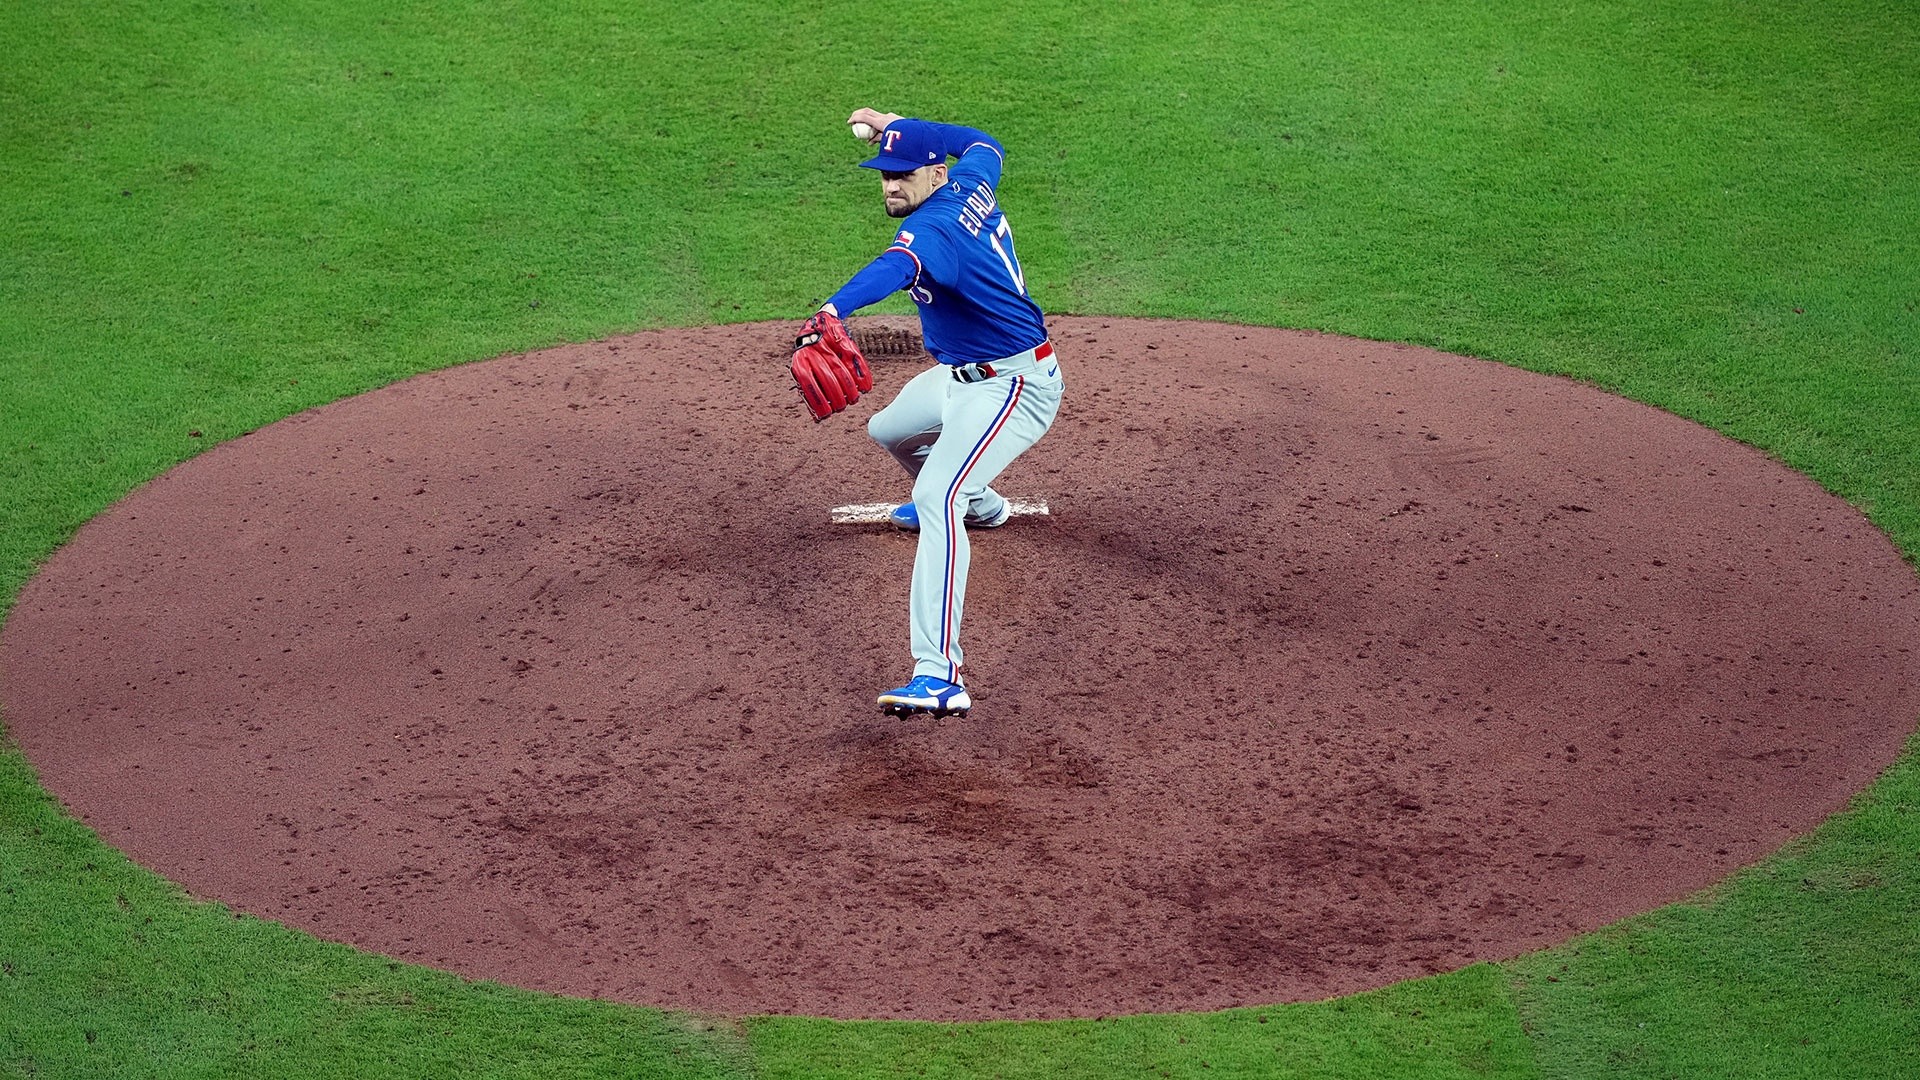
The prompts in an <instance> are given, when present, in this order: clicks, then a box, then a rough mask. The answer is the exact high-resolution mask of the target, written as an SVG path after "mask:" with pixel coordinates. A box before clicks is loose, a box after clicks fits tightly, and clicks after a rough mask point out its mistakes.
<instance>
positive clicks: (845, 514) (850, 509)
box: [831, 498, 1052, 525]
mask: <svg viewBox="0 0 1920 1080" xmlns="http://www.w3.org/2000/svg"><path fill="white" fill-rule="evenodd" d="M898 505H900V504H899V503H855V504H854V505H852V506H836V507H834V508H833V510H832V511H831V513H832V515H833V523H834V524H835V525H878V524H880V523H882V522H884V521H886V520H887V515H888V514H890V513H892V512H893V508H894V507H896V506H898ZM1007 506H1008V508H1009V509H1010V510H1011V511H1012V515H1013V516H1014V517H1047V516H1049V515H1051V514H1052V511H1051V510H1049V509H1047V500H1045V499H1014V498H1009V499H1008V500H1007Z"/></svg>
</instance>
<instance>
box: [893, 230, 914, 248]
mask: <svg viewBox="0 0 1920 1080" xmlns="http://www.w3.org/2000/svg"><path fill="white" fill-rule="evenodd" d="M893 242H894V243H896V244H899V245H900V246H901V247H912V246H913V234H912V233H910V232H908V231H907V230H905V229H901V230H900V235H899V236H896V237H894V238H893Z"/></svg>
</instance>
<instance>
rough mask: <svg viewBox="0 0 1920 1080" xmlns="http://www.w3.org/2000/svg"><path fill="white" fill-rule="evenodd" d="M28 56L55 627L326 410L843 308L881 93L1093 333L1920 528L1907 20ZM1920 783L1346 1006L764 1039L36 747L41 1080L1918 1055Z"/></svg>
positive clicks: (6, 12) (462, 7) (429, 37)
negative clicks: (472, 975)
mask: <svg viewBox="0 0 1920 1080" xmlns="http://www.w3.org/2000/svg"><path fill="white" fill-rule="evenodd" d="M0 47H3V48H4V50H5V51H4V54H3V55H0V60H4V63H0V236H4V238H5V243H4V245H0V605H7V606H10V605H11V603H12V602H13V599H14V598H15V596H16V595H17V592H18V589H19V588H20V586H21V585H22V584H23V583H24V582H25V581H26V579H27V578H28V577H30V576H31V574H32V573H33V570H34V568H35V566H36V564H37V562H38V561H39V560H41V559H43V558H44V557H45V556H46V555H47V554H48V553H49V552H50V551H52V550H53V549H54V548H55V547H56V546H57V545H58V544H59V543H61V542H62V541H63V540H64V539H65V538H66V537H67V536H69V535H71V533H72V531H73V530H74V529H75V528H77V527H78V526H79V525H80V524H81V523H82V522H84V521H85V520H87V519H88V518H89V517H91V516H92V515H94V514H96V513H98V512H99V511H100V510H101V509H103V508H104V507H105V506H107V505H109V504H110V503H111V502H113V501H114V500H115V499H117V498H119V497H120V496H121V495H123V494H125V493H126V492H127V491H128V490H130V489H131V488H133V487H134V486H137V485H138V484H139V483H141V482H143V481H144V480H146V479H149V478H151V477H152V476H154V475H156V474H158V473H159V472H161V471H164V470H165V469H166V468H167V467H169V466H171V465H173V464H176V463H178V462H179V461H182V460H185V459H186V458H188V457H190V456H191V455H192V454H194V453H195V452H197V451H198V450H200V449H203V448H205V447H206V446H208V445H211V444H213V443H215V442H218V441H220V440H222V439H226V438H231V437H233V436H235V435H238V434H241V433H243V432H246V431H248V430H251V429H253V428H256V427H258V426H260V425H262V424H265V423H268V422H271V421H272V420H274V419H277V418H279V417H281V416H285V415H287V414H289V413H292V412H295V411H298V410H300V409H302V408H306V407H310V406H313V405H317V404H320V403H323V402H326V401H329V400H333V399H336V398H338V397H340V396H343V395H346V394H351V393H356V392H359V391H362V390H365V389H368V388H371V387H374V386H378V385H381V384H383V383H386V382H389V381H392V380H393V379H396V378H399V377H402V376H405V375H407V374H410V373H413V372H417V371H421V370H425V369H429V368H433V367H439V366H444V365H447V364H452V363H459V362H464V361H472V360H479V359H484V358H486V357H490V356H495V355H499V354H502V353H507V352H513V351H518V350H523V349H528V348H533V347H538V346H543V345H548V344H553V343H556V342H560V341H576V340H588V339H593V338H597V337H600V336H604V335H606V334H610V333H614V332H618V331H624V330H631V329H634V328H637V327H649V326H677V325H692V324H699V323H708V322H716V321H731V320H743V319H763V318H797V317H799V316H800V315H803V314H804V313H805V312H807V311H808V310H810V308H811V306H812V305H813V304H814V303H815V302H816V301H817V300H818V299H820V298H821V297H824V296H825V295H826V294H827V293H829V292H831V291H832V290H833V289H834V288H835V287H836V286H837V285H838V284H839V283H840V282H841V281H842V280H844V278H845V277H846V275H848V274H849V273H851V272H852V271H853V270H854V269H856V268H857V267H858V266H859V265H860V264H861V263H862V262H864V261H865V259H866V258H868V257H869V256H870V255H871V254H872V253H873V252H874V251H876V250H877V248H878V246H879V245H880V244H881V243H882V242H883V241H884V239H885V235H886V232H887V226H886V224H885V222H884V219H882V218H880V216H879V214H878V208H877V199H876V198H875V196H876V192H875V191H874V190H873V188H874V184H873V183H872V178H871V176H869V175H868V174H866V173H863V172H861V171H859V170H856V169H853V168H852V167H851V166H852V163H853V162H854V161H855V160H857V159H858V157H859V148H858V146H857V145H856V144H855V143H854V142H853V140H851V139H850V138H848V137H847V136H846V135H845V134H844V133H843V129H842V128H841V127H840V126H839V124H838V121H839V120H840V119H841V118H843V117H844V116H845V114H846V113H847V112H848V111H849V110H850V109H852V108H853V107H854V106H857V105H864V104H870V105H874V106H877V107H879V108H882V109H889V110H893V111H898V112H903V113H907V114H910V115H924V116H928V117H932V118H937V119H948V120H954V121H959V122H966V123H971V124H974V125H976V126H979V127H983V128H985V129H987V130H989V131H991V132H993V133H994V134H995V135H996V136H998V137H999V138H1000V139H1001V140H1002V141H1003V142H1004V143H1006V144H1007V146H1008V148H1009V151H1010V161H1009V167H1008V172H1007V178H1006V182H1005V184H1004V188H1003V191H1002V198H1003V201H1004V203H1005V205H1006V207H1007V208H1008V212H1009V216H1010V218H1011V220H1012V221H1013V223H1014V226H1015V229H1016V232H1017V235H1018V237H1019V243H1020V251H1021V254H1022V261H1023V263H1024V264H1025V266H1026V269H1027V272H1028V280H1029V283H1030V286H1031V287H1032V289H1033V292H1034V293H1035V295H1036V298H1037V299H1039V301H1040V302H1041V304H1042V305H1043V306H1044V307H1046V308H1047V309H1048V310H1050V311H1059V312H1082V313H1113V314H1128V315H1152V316H1167V317H1185V318H1212V319H1226V320H1234V321H1244V322H1251V323H1261V324H1273V325H1287V326H1304V327H1314V328H1319V329H1326V330H1332V331H1338V332H1342V333H1349V334H1355V335H1359V336H1364V337H1374V338H1382V339H1389V340H1401V341H1411V342H1417V343H1421V344H1428V345H1435V346H1438V347H1441V348H1446V349H1451V350H1455V351H1459V352H1465V353H1470V354H1474V355H1479V356H1486V357H1491V358H1494V359H1499V360H1503V361H1506V362H1509V363H1514V364H1518V365H1521V366H1525V367H1529V368H1532V369H1535V370H1541V371H1550V372H1556V373H1561V374H1567V375H1571V376H1574V377H1578V378H1582V379H1588V380H1592V381H1594V382H1596V383H1598V384H1600V385H1603V386H1605V387H1608V388H1610V389H1614V390H1618V391H1620V392H1623V393H1626V394H1628V395H1630V396H1633V397H1635V398H1637V399H1640V400H1644V401H1648V402H1651V403H1653V404H1656V405H1660V406H1663V407H1666V408H1670V409H1673V410H1674V411H1676V412H1679V413H1682V414H1683V415H1687V416H1690V417H1694V418H1696V419H1699V420H1701V421H1703V422H1706V423H1709V424H1712V425H1713V426H1715V427H1718V428H1719V429H1721V430H1723V431H1725V432H1727V433H1729V434H1731V435H1733V436H1735V437H1737V438H1740V439H1743V440H1745V441H1748V442H1751V443H1753V444H1755V445H1758V446H1760V447H1763V448H1765V449H1766V450H1768V451H1770V452H1772V453H1774V454H1776V455H1777V456H1779V457H1780V458H1781V459H1783V460H1784V461H1786V462H1788V463H1789V464H1791V465H1793V466H1794V467H1796V468H1799V469H1802V470H1804V471H1806V472H1808V473H1809V474H1811V475H1812V476H1814V477H1815V478H1816V479H1818V480H1819V481H1820V482H1821V483H1823V484H1825V485H1826V486H1827V487H1829V488H1830V489H1832V490H1834V491H1836V492H1838V493H1839V494H1841V495H1843V496H1845V497H1846V498H1848V499H1850V500H1852V501H1853V502H1855V503H1856V504H1857V505H1859V506H1861V507H1862V509H1863V510H1865V511H1866V512H1867V514H1868V515H1869V516H1870V517H1871V518H1872V520H1873V521H1874V522H1875V523H1876V524H1877V525H1879V526H1880V527H1881V528H1883V529H1885V530H1887V532H1888V533H1889V534H1890V535H1891V536H1892V537H1893V538H1894V539H1895V541H1896V542H1897V543H1898V544H1899V545H1900V546H1901V547H1902V549H1903V550H1904V551H1906V552H1908V553H1909V555H1912V554H1914V553H1920V364H1916V361H1915V356H1914V352H1915V350H1916V349H1917V348H1920V314H1917V313H1916V305H1920V239H1916V235H1917V234H1920V229H1916V227H1915V224H1916V222H1920V140H1916V139H1915V138H1914V133H1913V123H1912V122H1913V117H1915V116H1917V115H1920V21H1916V19H1915V18H1914V15H1913V12H1912V10H1911V8H1910V7H1908V6H1905V5H1901V4H1894V3H1884V4H1876V3H1846V4H1840V5H1811V4H1779V5H1765V6H1758V7H1756V6H1753V5H1743V4H1736V3H1701V2H1685V0H1683V2H1678V3H1657V4H1656V3H1651V2H1647V3H1638V4H1628V3H1604V2H1603V3H1596V4H1582V5H1560V4H1545V3H1493V4H1486V3H1477V4H1470V3H1464V2H1461V3H1435V4H1427V5H1396V4H1385V3H1375V4H1363V3H1343V2H1338V0H1319V2H1313V3H1302V4H1297V5H1285V6H1281V5H1273V6H1269V5H1258V4H1230V3H1186V4H1153V5H1139V4H1114V5H1106V6H1103V7H1098V8H1087V7H1083V6H1079V5H1065V4H1058V3H1037V4H1027V5H1013V4H1000V5H993V4H983V3H956V4H949V5H945V6H941V7H938V8H928V9H918V10H913V11H906V10H900V11H894V10H886V11H879V10H876V9H874V8H872V7H871V6H863V5H853V4H845V3H834V4H812V5H806V6H804V7H791V8H789V7H784V6H782V7H768V6H763V5H754V4H746V3H711V2H689V3H683V4H678V5H672V6H666V5H647V6H641V5H621V4H613V3H575V4H570V5H565V6H564V7H562V6H560V5H537V4H527V3H436V4H430V5H395V4H372V3H355V2H337V3H327V4H317V3H259V4H244V3H214V2H206V3H188V2H178V3H168V4H158V3H148V4H136V3H127V4H120V5H114V6H112V7H111V8H96V7H84V6H78V5H39V4H27V3H24V2H21V0H0ZM890 304H891V306H890V308H889V310H898V311H904V310H906V307H905V306H904V305H903V304H902V302H900V301H898V300H896V301H893V302H890ZM660 377H661V378H662V379H670V378H671V377H672V373H671V372H661V373H660ZM768 378H769V380H774V381H780V380H784V378H785V375H784V372H782V371H778V370H770V371H769V372H768ZM795 422H801V421H800V419H799V418H798V413H797V406H796V419H795ZM770 452H776V448H770ZM849 452H857V448H853V449H850V451H849ZM183 542H185V543H190V542H191V539H190V538H183ZM0 692H3V688H0ZM0 719H3V718H0ZM1917 805H1920V747H1916V748H1914V749H1910V751H1909V753H1908V754H1907V755H1906V756H1905V757H1904V758H1903V759H1902V761H1901V763H1900V764H1899V765H1897V766H1896V767H1895V768H1894V770H1893V771H1892V772H1891V773H1890V774H1889V775H1888V776H1887V777H1885V778H1883V780H1882V781H1881V782H1880V783H1879V784H1877V785H1876V786H1875V787H1874V788H1873V789H1872V790H1871V791H1869V792H1868V793H1866V794H1865V795H1863V796H1862V798H1861V800H1860V804H1859V806H1858V807H1857V808H1856V809H1854V810H1853V811H1851V812H1849V813H1847V814H1844V815H1841V816H1840V817H1838V818H1836V819H1834V820H1833V821H1831V822H1829V823H1828V824H1827V825H1826V826H1825V827H1824V828H1823V829H1822V830H1821V831H1820V832H1819V833H1818V834H1817V835H1816V836H1814V837H1811V838H1808V839H1807V840H1805V841H1803V842H1801V843H1798V844H1796V845H1795V846H1794V847H1793V848H1792V849H1791V850H1790V851H1787V852H1784V853H1782V854H1780V855H1779V856H1776V857H1775V858H1773V859H1770V860H1769V861H1767V862H1766V863H1764V864H1762V865H1761V866H1759V867H1756V868H1753V869H1751V870H1749V871H1747V872H1745V873H1743V874H1741V875H1738V876H1737V877H1736V878H1734V879H1733V880H1731V881H1729V882H1727V883H1725V884H1724V885H1723V886H1721V887H1720V888H1718V889H1715V890H1713V891H1712V892H1711V893H1710V894H1709V895H1706V896H1702V897H1700V898H1698V899H1697V900H1696V901H1695V902H1693V903H1689V904H1684V905H1676V906H1674V907H1672V908H1668V909H1665V910H1663V911H1660V912H1655V913H1651V914H1649V915H1647V916H1644V917H1641V918H1639V919H1635V920H1631V921H1630V922H1629V923H1627V924H1624V925H1623V926H1620V927H1616V928H1613V929H1610V930H1608V931H1606V932H1603V933H1600V934H1596V935H1592V936H1590V937H1588V938H1586V939H1583V940H1581V941H1578V942H1574V943H1571V944H1569V945H1567V946H1565V947H1562V948H1559V949H1555V950H1551V951H1549V952H1547V953H1543V954H1539V955H1537V956H1533V957H1526V958H1522V959H1520V960H1518V961H1515V962H1513V963H1510V964H1506V965H1498V966H1492V965H1481V966H1477V967H1474V968H1470V969H1467V970H1465V971H1461V972H1456V973H1452V974H1449V975H1445V976H1440V977H1437V978H1434V979H1430V980H1423V981H1420V982H1416V983H1410V984H1405V985H1402V986H1397V987H1392V988H1389V989H1387V990H1384V991H1380V992H1377V993H1374V994H1366V995H1360V996H1357V997H1354V998H1348V999H1343V1000H1340V1001H1335V1002H1327V1003H1319V1004H1312V1005H1299V1006H1288V1007H1280V1008H1260V1009H1247V1010H1234V1011H1229V1012H1225V1013H1217V1014H1206V1015H1198V1016H1159V1017H1127V1018H1117V1019H1104V1020H1098V1021H1095V1020H1088V1021H1073V1022H1062V1023H1044V1024H977V1025H926V1024H895V1023H860V1024H848V1023H834V1022H827V1021H818V1020H808V1019H797V1018H759V1019H746V1020H744V1021H738V1022H734V1021H723V1020H715V1019H703V1018H697V1017H688V1016H683V1015H677V1014H663V1013H660V1012H657V1011H652V1010H644V1009H632V1008H624V1007H618V1006H611V1005H604V1004H598V1003H588V1002H576V1001H568V1000H563V999H556V998H552V997H547V996H542V995H538V994H532V993H527V992H523V991H518V990H512V989H507V988H501V987H494V986H487V985H480V984H474V983H469V982H466V981H463V980H460V979H457V978H454V977H451V976H447V975H444V974H440V973H436V972H431V971H426V970H422V969H419V968H412V967H407V966H405V965H394V964H391V963H389V962H387V961H386V960H384V959H381V958H378V957H371V956H366V955H363V954H358V953H355V952H353V951H351V950H348V949H344V948H341V947H338V946H333V945H329V944H325V943H320V942H315V941H313V940H311V939H309V938H307V937H305V936H303V935H300V934H297V933H294V932H291V931H287V930H285V929H282V928H280V927H278V926H275V925H273V924H270V923H265V922H262V921H259V920H255V919H252V918H248V917H235V916H233V915H232V914H230V913H228V912H226V911H225V910H224V909H222V908H221V907H219V906H218V905H211V904H203V903H198V902H195V901H192V900H190V899H188V898H186V897H184V896H183V895H182V894H181V893H180V891H179V890H178V889H177V888H175V887H173V886H171V885H170V884H168V883H166V882H164V881H161V880H159V879H157V878H156V877H154V876H153V875H151V874H149V873H147V872H145V871H143V870H140V869H139V868H137V867H134V866H132V865H130V864H129V863H128V862H127V861H126V860H125V859H124V858H123V857H122V856H120V855H119V854H117V853H116V852H114V851H112V850H110V849H108V848H107V847H105V846H104V845H102V844H101V843H100V842H99V841H98V839H97V838H96V837H94V836H93V835H92V834H91V833H90V832H89V831H88V830H86V829H85V828H83V827H81V826H79V825H78V824H76V823H75V822H73V821H72V820H71V819H70V818H68V817H66V816H65V815H64V814H62V813H61V812H60V811H59V809H58V807H57V805H55V803H54V802H53V800H51V799H50V798H49V797H48V796H46V795H45V794H44V793H43V792H42V791H40V789H39V788H38V787H37V786H36V785H35V783H34V781H33V779H32V775H31V771H30V769H29V768H28V767H27V765H26V764H25V762H24V761H22V760H21V758H20V756H19V755H18V754H17V752H13V751H11V750H8V751H0V1076H11V1075H21V1076H101V1075H119V1076H167V1077H171V1076H232V1075H288V1076H299V1075H313V1076H361V1077H370V1076H392V1077H403V1076H454V1075H463V1076H609V1077H611V1076H655V1075H663V1076H664V1075H676V1076H677V1075H687V1076H768V1077H788V1076H909V1075H928V1076H942V1075H944V1076H978V1075H996V1074H997V1075H1003V1076H1009V1077H1012V1076H1124V1075H1139V1076H1221V1075H1245V1076H1269V1075H1271V1076H1294V1075H1304V1076H1317V1075H1326V1076H1348V1075H1368V1076H1409V1077H1415V1076H1516V1077H1523V1076H1570V1077H1574V1076H1593V1075H1609V1076H1612V1075H1621V1076H1649V1077H1651V1076H1686V1077H1697V1076H1728V1077H1735V1076H1739V1077H1748V1076H1809V1077H1814V1076H1861V1077H1878V1076H1895V1075H1901V1074H1902V1073H1903V1072H1909V1071H1911V1070H1912V1068H1913V1063H1914V1060H1915V1055H1914V1053H1913V1051H1912V1049H1911V1048H1912V1047H1914V1046H1920V987H1917V986H1916V977H1915V975H1914V974H1913V971H1914V969H1915V967H1916V962H1917V961H1920V920H1915V919H1914V918H1913V917H1912V913H1913V912H1914V911H1916V910H1920V863H1917V861H1916V860H1915V859H1914V857H1913V852H1914V851H1916V850H1920V819H1917V815H1916V806H1917Z"/></svg>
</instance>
